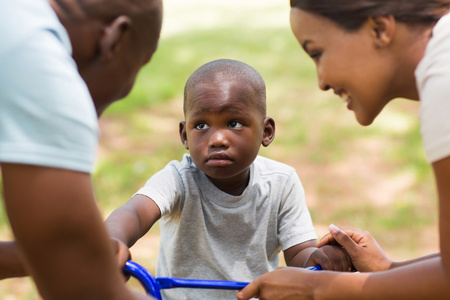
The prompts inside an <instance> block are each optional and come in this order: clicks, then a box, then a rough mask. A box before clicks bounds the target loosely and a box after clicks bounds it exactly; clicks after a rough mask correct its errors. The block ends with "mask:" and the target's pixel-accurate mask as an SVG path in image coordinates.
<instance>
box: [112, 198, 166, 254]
mask: <svg viewBox="0 0 450 300" xmlns="http://www.w3.org/2000/svg"><path fill="white" fill-rule="evenodd" d="M159 218H161V211H160V210H159V207H158V205H156V203H155V202H154V201H153V200H152V199H151V198H149V197H147V196H144V195H134V196H133V197H131V198H130V200H128V201H127V202H126V203H125V204H123V205H122V206H120V207H119V208H117V209H116V210H114V211H113V212H112V213H111V215H110V216H109V217H108V218H107V219H106V221H105V225H106V227H107V228H108V231H109V234H110V236H111V238H114V239H117V240H119V241H121V242H122V243H124V244H126V245H127V246H128V247H131V246H133V245H134V243H136V241H137V240H139V239H140V238H141V237H142V236H143V235H144V234H146V233H147V231H149V230H150V228H151V227H152V226H153V224H155V222H156V221H158V220H159Z"/></svg>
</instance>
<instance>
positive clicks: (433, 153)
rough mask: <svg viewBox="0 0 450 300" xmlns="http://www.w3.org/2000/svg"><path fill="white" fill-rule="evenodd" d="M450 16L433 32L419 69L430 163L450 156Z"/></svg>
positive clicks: (422, 121) (419, 88)
mask: <svg viewBox="0 0 450 300" xmlns="http://www.w3.org/2000/svg"><path fill="white" fill-rule="evenodd" d="M449 53H450V16H449V15H447V16H445V17H443V18H442V19H441V20H440V21H439V22H438V24H437V25H436V27H435V28H434V31H433V37H432V38H431V40H430V42H429V43H428V45H427V48H426V52H425V56H424V58H423V59H422V61H421V62H420V63H419V65H418V67H417V69H416V80H417V86H418V91H419V95H420V112H419V114H420V121H421V134H422V140H423V144H424V147H425V153H426V156H427V160H428V161H429V162H430V163H433V162H435V161H438V160H440V159H443V158H445V157H447V156H449V155H450V55H449Z"/></svg>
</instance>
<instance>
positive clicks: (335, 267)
mask: <svg viewBox="0 0 450 300" xmlns="http://www.w3.org/2000/svg"><path fill="white" fill-rule="evenodd" d="M315 265H320V266H321V267H322V269H324V270H331V271H344V272H350V271H351V270H352V262H351V260H350V256H349V255H348V254H347V252H346V251H345V250H344V249H343V248H342V247H340V246H332V245H325V246H323V247H321V248H318V249H317V250H316V251H314V252H313V253H312V254H311V255H310V256H309V258H308V260H307V261H306V263H305V267H310V266H315Z"/></svg>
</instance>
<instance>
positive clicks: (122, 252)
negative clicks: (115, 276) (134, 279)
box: [111, 237, 131, 269]
mask: <svg viewBox="0 0 450 300" xmlns="http://www.w3.org/2000/svg"><path fill="white" fill-rule="evenodd" d="M111 241H112V244H113V249H114V250H113V251H114V253H115V254H116V261H117V264H118V265H119V267H120V268H121V269H124V268H125V264H126V263H127V261H128V260H130V259H131V253H130V249H129V248H128V246H127V245H125V244H124V243H123V242H122V241H120V240H118V239H116V238H113V237H111Z"/></svg>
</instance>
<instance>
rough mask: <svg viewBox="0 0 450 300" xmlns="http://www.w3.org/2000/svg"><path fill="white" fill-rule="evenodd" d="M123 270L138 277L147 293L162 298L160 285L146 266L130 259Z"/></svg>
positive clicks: (158, 298) (159, 299) (158, 299)
mask: <svg viewBox="0 0 450 300" xmlns="http://www.w3.org/2000/svg"><path fill="white" fill-rule="evenodd" d="M123 272H124V273H125V274H127V275H130V276H133V277H134V278H136V279H137V280H138V281H139V282H140V283H141V285H142V286H143V287H144V289H145V292H146V293H147V295H150V296H153V297H155V298H156V299H157V300H162V296H161V292H160V287H159V286H158V284H157V283H156V281H155V280H154V279H153V276H152V274H150V272H148V271H147V270H146V269H145V268H144V267H142V266H140V265H138V264H137V263H135V262H133V261H131V260H129V261H127V263H126V264H125V268H124V270H123Z"/></svg>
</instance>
